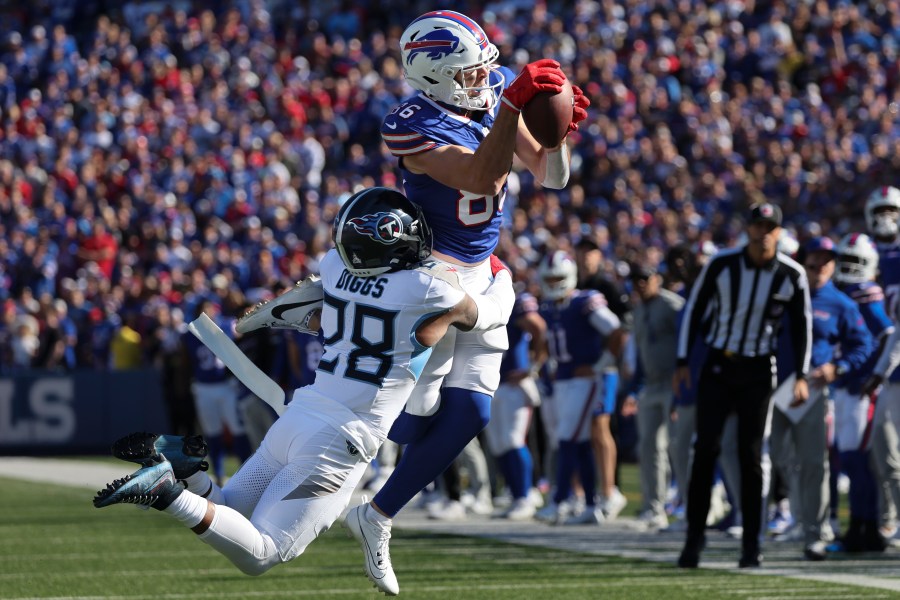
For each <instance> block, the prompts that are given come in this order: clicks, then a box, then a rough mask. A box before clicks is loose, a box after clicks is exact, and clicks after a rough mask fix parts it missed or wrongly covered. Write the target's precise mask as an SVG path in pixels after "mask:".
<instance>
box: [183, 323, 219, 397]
mask: <svg viewBox="0 0 900 600" xmlns="http://www.w3.org/2000/svg"><path fill="white" fill-rule="evenodd" d="M220 326H221V325H220ZM229 330H230V328H228V329H225V328H223V331H225V332H226V333H227V332H228V331H229ZM181 341H182V343H183V344H184V347H185V349H186V350H187V354H188V361H189V362H190V365H191V373H192V374H193V377H194V381H196V382H198V383H221V382H223V381H227V380H228V369H226V368H225V363H223V362H222V361H221V360H219V359H218V358H217V357H216V355H215V354H213V353H212V350H210V349H209V348H207V347H206V346H204V345H203V342H201V341H200V340H198V339H197V338H196V336H194V334H193V333H191V332H190V331H186V332H184V333H183V334H182V335H181Z"/></svg>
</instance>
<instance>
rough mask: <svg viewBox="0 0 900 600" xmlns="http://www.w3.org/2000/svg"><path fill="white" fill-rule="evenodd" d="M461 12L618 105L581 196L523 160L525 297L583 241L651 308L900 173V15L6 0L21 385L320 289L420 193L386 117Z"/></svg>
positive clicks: (648, 5)
mask: <svg viewBox="0 0 900 600" xmlns="http://www.w3.org/2000/svg"><path fill="white" fill-rule="evenodd" d="M441 7H447V8H453V9H454V10H458V11H461V12H464V13H466V14H467V15H469V16H472V17H473V18H475V19H476V20H477V21H479V22H480V23H481V24H482V25H483V27H484V28H485V30H486V31H487V33H488V35H489V36H490V38H491V40H492V41H493V42H494V43H495V44H496V45H497V46H498V47H499V48H500V51H501V62H502V63H504V64H507V65H509V66H510V67H511V68H512V69H513V70H514V71H516V70H518V69H519V68H520V67H521V66H522V65H524V64H525V63H527V62H529V61H532V60H536V59H538V58H542V57H549V58H554V59H556V60H558V61H559V62H560V63H561V65H562V69H563V70H564V71H565V72H566V73H567V74H568V76H569V77H570V79H571V80H572V81H573V82H574V83H576V84H577V85H579V86H580V87H581V88H582V89H583V90H584V91H585V93H586V95H587V96H588V97H589V98H590V100H591V106H590V109H589V116H588V118H587V120H586V121H585V122H584V123H583V124H582V125H581V127H580V128H579V130H578V131H577V132H575V133H573V134H572V135H570V138H569V141H570V144H571V149H572V155H573V165H572V177H571V180H570V183H569V185H568V187H567V188H566V189H565V190H562V191H559V192H557V191H553V190H546V189H543V188H540V187H535V185H534V182H533V180H532V178H531V176H530V175H529V174H528V172H527V171H524V170H522V169H520V168H519V167H518V166H517V165H514V174H513V176H512V177H511V179H510V190H509V192H510V193H509V196H508V197H507V198H506V201H505V206H504V210H505V213H506V215H507V217H508V222H509V227H508V229H507V231H506V232H504V234H503V238H502V240H501V245H500V248H499V250H498V253H499V254H500V255H501V256H502V257H503V258H505V259H506V260H507V261H508V262H509V263H510V265H511V266H512V267H513V269H514V271H516V273H517V276H518V278H519V279H521V280H522V281H525V282H531V283H532V284H535V283H536V278H535V277H534V275H533V267H534V266H535V265H536V263H537V261H538V259H539V257H541V256H542V255H544V254H545V253H546V251H547V250H548V249H553V248H562V249H565V250H570V249H571V250H573V252H574V248H575V246H576V244H578V243H579V242H582V243H583V246H591V247H593V246H596V247H597V248H599V249H600V250H601V252H602V260H601V261H600V265H599V267H600V272H601V274H602V275H603V276H604V277H606V278H608V279H610V280H612V281H618V283H619V284H620V285H621V286H623V287H624V288H625V289H626V291H627V289H628V286H629V285H630V284H629V282H628V277H627V275H628V267H627V265H628V264H632V263H634V262H639V263H642V264H647V265H650V266H652V267H658V268H661V269H665V268H666V265H665V255H666V253H667V252H668V251H669V250H670V249H672V248H676V247H678V248H683V249H690V250H691V251H695V252H701V251H706V250H708V249H709V248H711V247H712V244H715V246H717V247H724V246H729V245H733V244H734V243H735V242H736V240H737V239H738V237H739V236H740V234H741V232H742V230H743V228H744V223H743V215H745V214H746V210H745V209H746V207H747V206H749V205H750V204H751V203H753V202H755V201H757V200H760V199H767V200H769V201H771V202H775V203H777V204H779V205H780V206H781V207H782V208H783V210H784V214H785V224H786V226H787V227H788V228H789V229H793V230H794V231H793V234H794V236H795V237H797V238H798V239H800V241H801V242H802V241H803V240H804V239H805V238H807V237H810V236H813V235H820V234H824V235H830V236H833V237H836V236H839V235H842V234H844V233H846V232H849V231H852V230H856V231H863V230H864V226H863V222H862V203H863V202H864V199H865V197H866V195H867V194H868V193H869V192H870V191H871V190H872V189H873V188H874V187H875V186H877V185H880V184H894V185H896V183H897V181H896V174H897V173H900V114H898V110H900V1H898V0H869V1H858V2H847V1H845V0H801V1H796V2H788V1H762V0H760V1H754V0H719V1H716V0H706V1H700V0H656V1H653V0H648V1H637V0H620V1H613V0H575V1H554V0H549V1H548V0H538V1H537V2H534V1H531V0H528V1H524V0H508V1H503V2H489V3H483V2H475V1H467V2H453V3H448V2H441V1H439V0H431V1H428V2H424V1H418V0H413V1H410V0H403V1H399V0H354V1H346V2H335V1H328V2H324V1H318V0H300V1H296V0H294V1H290V2H288V1H280V0H272V1H269V2H265V1H262V0H249V1H244V2H238V1H234V2H210V1H201V0H197V1H187V0H184V1H175V2H125V3H113V2H104V1H99V0H95V1H89V0H80V1H78V2H75V1H74V0H31V1H29V2H17V3H4V4H3V7H2V8H0V308H2V319H0V370H2V371H3V372H4V373H9V372H11V371H14V370H16V369H24V368H35V367H37V368H49V369H61V370H69V369H76V368H93V369H108V368H129V367H134V366H146V365H154V364H155V365H163V364H164V363H166V362H167V361H169V362H171V361H173V360H175V358H174V357H175V356H176V355H177V352H178V344H179V334H180V332H181V331H183V326H184V323H185V322H187V321H190V320H191V319H193V318H194V317H195V316H196V315H195V313H196V308H197V306H198V304H199V303H200V302H201V301H204V300H210V299H211V300H213V301H214V302H215V303H217V304H219V306H220V307H221V310H222V312H223V314H226V315H237V314H239V313H240V312H242V311H243V310H244V309H245V308H246V307H247V306H248V305H250V304H252V303H254V302H257V301H259V300H262V299H265V298H267V297H270V296H271V295H272V294H273V293H277V292H279V291H281V290H282V289H284V288H286V287H288V286H290V285H291V284H292V283H293V282H295V281H297V280H299V279H301V278H303V277H304V276H305V275H307V274H309V273H311V272H316V271H317V261H318V259H319V258H320V257H321V256H322V254H323V253H324V252H325V250H327V248H328V247H329V245H330V227H331V222H332V219H333V216H334V214H335V212H336V210H337V208H338V207H339V206H340V203H341V202H342V201H343V200H344V199H345V198H346V197H348V196H349V195H350V194H352V193H353V192H354V191H356V190H358V189H359V188H360V187H361V186H371V185H385V186H390V187H399V188H401V189H402V184H401V182H400V181H398V171H397V169H396V162H395V160H394V159H393V158H392V157H391V155H390V153H389V152H388V151H387V150H386V148H385V147H384V146H383V144H382V142H381V139H380V135H379V126H380V123H381V120H382V118H383V117H384V115H385V114H386V113H387V112H388V111H390V110H391V108H392V107H393V106H394V105H395V104H396V103H397V102H398V101H399V100H400V99H401V98H404V97H406V96H408V95H410V94H411V93H412V90H411V89H410V88H409V87H408V86H407V85H406V84H405V83H404V81H403V77H402V72H401V67H400V64H399V60H398V59H399V48H398V38H399V35H400V33H401V32H402V30H403V28H404V27H405V26H406V25H407V24H408V23H409V22H410V21H411V20H412V19H413V18H414V17H415V16H417V15H419V14H421V13H423V12H425V11H427V10H433V9H435V8H441ZM892 177H893V178H894V179H893V180H892V179H891V178H892ZM533 289H534V291H535V292H538V293H539V287H538V286H536V285H533Z"/></svg>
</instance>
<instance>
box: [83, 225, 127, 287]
mask: <svg viewBox="0 0 900 600" xmlns="http://www.w3.org/2000/svg"><path fill="white" fill-rule="evenodd" d="M118 250H119V243H118V242H117V241H116V238H115V237H113V235H112V234H111V233H109V231H107V229H106V224H105V223H104V222H103V221H102V220H100V219H97V220H95V221H94V229H93V231H92V232H91V235H89V236H86V237H85V238H84V239H83V240H82V241H81V246H80V247H79V248H78V258H79V259H80V260H81V261H82V264H85V263H89V262H95V263H97V266H98V267H100V272H101V273H103V276H104V277H106V279H112V272H113V267H114V266H115V264H116V252H118Z"/></svg>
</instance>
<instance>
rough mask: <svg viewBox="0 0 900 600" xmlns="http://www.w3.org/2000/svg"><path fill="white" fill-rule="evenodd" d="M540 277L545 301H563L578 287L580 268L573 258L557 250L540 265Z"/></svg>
mask: <svg viewBox="0 0 900 600" xmlns="http://www.w3.org/2000/svg"><path fill="white" fill-rule="evenodd" d="M538 277H540V279H541V295H542V297H543V298H544V299H546V300H562V299H563V298H565V297H566V296H568V295H569V294H570V293H571V292H572V290H574V289H575V286H576V285H578V266H577V265H576V264H575V260H574V259H573V258H572V257H571V256H569V255H568V254H566V253H565V252H563V251H562V250H557V251H555V252H553V253H552V254H550V255H549V256H546V257H545V258H544V259H543V260H542V261H541V264H540V265H538Z"/></svg>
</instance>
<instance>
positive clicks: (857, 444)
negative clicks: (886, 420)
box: [828, 233, 894, 552]
mask: <svg viewBox="0 0 900 600" xmlns="http://www.w3.org/2000/svg"><path fill="white" fill-rule="evenodd" d="M837 253H838V258H837V268H836V269H835V272H834V281H835V283H836V284H837V287H838V289H839V290H841V291H842V292H844V293H845V294H847V295H848V296H850V298H852V299H853V301H854V302H856V304H857V306H859V311H860V313H862V316H863V318H864V319H865V321H866V326H867V327H868V328H869V332H870V333H871V334H872V337H873V338H875V340H876V346H877V347H878V348H880V347H882V346H883V345H884V343H885V341H886V340H887V337H888V336H889V335H890V334H891V333H892V332H893V331H894V325H893V323H891V320H890V318H888V316H887V313H886V312H885V307H884V293H883V292H882V290H881V286H879V285H878V284H877V283H875V275H876V273H877V272H878V251H877V250H876V248H875V243H874V242H873V241H872V239H871V238H870V237H869V236H867V235H866V234H864V233H849V234H847V235H846V236H844V238H843V239H842V240H841V241H840V243H839V244H838V246H837ZM877 358H878V353H877V352H873V353H872V354H871V355H870V357H869V360H867V361H866V363H865V364H864V365H863V366H862V367H861V368H859V369H855V370H852V371H849V372H848V373H847V374H846V375H844V376H843V377H841V378H840V379H838V380H837V382H835V386H834V393H833V395H834V413H835V414H834V420H835V443H836V444H837V447H838V450H839V452H840V464H841V468H842V469H843V471H844V472H845V473H846V474H847V476H848V477H849V478H850V493H849V499H850V526H849V528H848V529H847V531H846V532H845V533H844V535H843V536H842V538H841V540H840V541H839V542H837V543H836V544H834V545H832V546H829V548H828V549H829V551H841V550H843V551H846V552H864V551H872V550H874V551H882V550H884V548H885V542H884V538H883V537H882V536H881V534H880V532H879V530H878V485H877V483H876V481H875V476H874V474H873V473H872V469H871V467H870V462H869V460H870V455H869V444H870V443H871V436H872V411H873V409H874V406H873V402H874V401H875V394H876V392H872V395H871V397H870V395H868V394H865V395H864V394H862V387H863V383H864V382H865V381H866V379H867V378H868V377H869V375H871V373H872V369H873V367H874V366H875V361H876V360H877Z"/></svg>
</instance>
